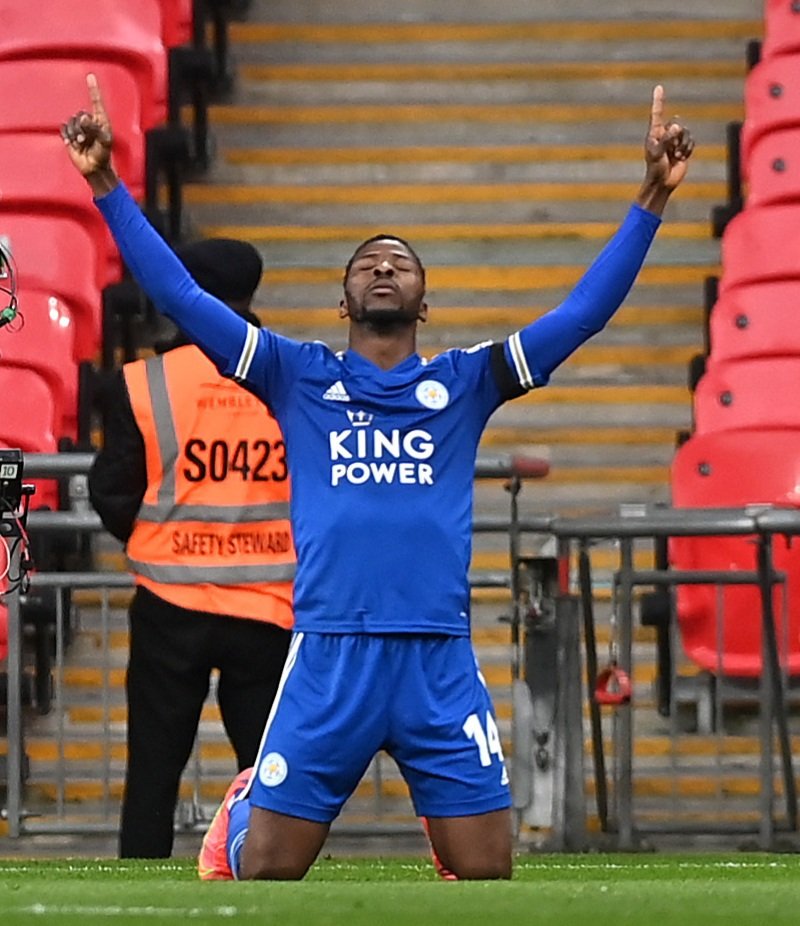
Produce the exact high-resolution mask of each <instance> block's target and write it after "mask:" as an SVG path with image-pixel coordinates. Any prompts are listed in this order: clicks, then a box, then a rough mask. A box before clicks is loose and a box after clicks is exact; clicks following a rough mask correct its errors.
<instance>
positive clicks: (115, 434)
mask: <svg viewBox="0 0 800 926" xmlns="http://www.w3.org/2000/svg"><path fill="white" fill-rule="evenodd" d="M179 256H180V257H181V259H182V260H183V262H184V263H185V264H186V266H187V267H188V269H189V270H190V272H191V273H192V275H193V276H194V277H195V279H196V280H197V282H198V283H199V284H200V285H201V286H202V287H203V288H204V289H206V290H208V291H209V292H211V293H212V294H214V295H216V296H217V297H218V298H220V299H221V300H222V301H224V302H226V303H227V304H228V305H229V306H230V307H231V308H232V309H234V311H237V312H238V313H239V314H241V315H243V316H244V317H245V318H246V319H247V320H248V321H249V322H250V323H251V324H254V325H256V326H258V325H259V320H258V318H257V316H256V315H255V314H254V313H253V312H252V310H251V308H250V306H251V301H252V298H253V295H254V293H255V290H256V288H257V286H258V284H259V281H260V278H261V271H262V263H261V258H260V255H259V254H258V252H257V251H256V250H255V249H254V248H253V247H252V246H250V245H248V244H245V243H244V242H239V241H234V240H230V239H209V240H206V241H201V242H195V243H193V244H191V245H187V246H185V247H184V248H183V249H181V250H180V251H179ZM167 347H168V349H166V350H164V351H162V352H160V353H158V354H157V355H156V356H154V357H150V358H148V359H146V360H137V361H135V362H133V363H128V364H125V366H124V367H123V370H122V375H121V376H119V378H118V380H117V381H116V382H115V383H114V385H113V386H112V388H111V389H110V390H109V393H108V395H107V397H106V402H105V409H104V432H105V433H104V446H103V450H102V451H101V452H100V453H99V454H98V456H97V458H96V460H95V462H94V465H93V467H92V470H91V472H90V475H89V490H90V497H91V500H92V503H93V505H94V507H95V509H96V510H97V511H98V513H99V514H100V517H101V519H102V521H103V523H104V525H105V526H106V528H107V529H108V530H109V531H110V532H111V533H112V534H114V536H116V537H117V538H118V539H119V540H121V541H122V542H123V543H124V544H125V550H126V554H127V557H128V561H129V565H130V569H131V571H132V572H133V576H134V580H135V583H136V590H135V593H134V596H133V599H132V602H131V606H130V609H129V620H130V652H129V659H128V671H127V678H126V690H127V697H128V761H127V768H126V779H125V792H124V798H123V805H122V818H121V827H120V857H122V858H165V857H168V856H169V855H170V854H171V852H172V846H173V834H174V817H175V808H176V803H177V799H178V790H179V785H180V778H181V774H182V773H183V770H184V768H185V766H186V763H187V761H188V759H189V756H190V754H191V750H192V746H193V743H194V739H195V735H196V733H197V728H198V724H199V720H200V715H201V710H202V707H203V703H204V701H205V699H206V695H207V694H208V690H209V686H210V682H211V681H212V679H213V678H214V676H213V675H212V670H215V669H216V670H218V676H216V695H217V701H218V703H219V707H220V713H221V715H222V721H223V724H224V726H225V730H226V732H227V734H228V737H229V739H230V742H231V745H232V746H233V749H234V752H235V754H236V762H237V765H238V768H239V769H240V770H241V769H243V768H246V767H248V766H251V765H253V764H254V762H255V758H256V754H257V752H258V746H259V742H260V739H261V734H262V732H263V729H264V724H265V722H266V719H267V716H268V714H269V711H270V708H271V706H272V702H273V700H274V698H275V694H276V692H277V688H278V683H279V680H280V675H281V671H282V668H283V663H284V660H285V657H286V653H287V650H288V645H289V638H290V634H291V626H292V623H293V613H292V580H293V578H294V568H295V551H294V545H293V542H292V535H291V528H290V522H289V501H290V482H289V478H288V470H287V465H286V447H285V445H284V442H283V437H282V435H281V432H280V429H279V428H278V425H277V423H276V422H275V420H274V419H273V418H272V417H271V416H270V415H269V412H268V411H267V409H266V408H265V406H264V404H263V403H261V402H259V401H258V400H257V399H255V398H254V397H253V396H252V395H250V393H248V392H247V391H245V390H244V389H243V388H242V387H240V386H238V385H237V384H236V383H234V382H232V381H231V380H228V379H225V378H223V377H222V376H220V374H219V373H218V372H217V370H216V368H215V367H214V365H213V364H212V363H211V362H210V361H209V360H208V359H207V358H206V357H204V356H203V354H201V353H200V351H199V350H198V349H197V348H196V347H194V346H191V345H188V344H185V343H182V342H181V341H180V340H179V339H178V338H174V339H173V340H172V341H171V342H170V343H169V344H168V345H167ZM226 777H227V776H226Z"/></svg>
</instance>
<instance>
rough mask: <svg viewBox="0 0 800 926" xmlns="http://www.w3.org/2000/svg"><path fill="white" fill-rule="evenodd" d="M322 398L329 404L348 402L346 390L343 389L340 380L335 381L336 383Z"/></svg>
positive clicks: (348, 397)
mask: <svg viewBox="0 0 800 926" xmlns="http://www.w3.org/2000/svg"><path fill="white" fill-rule="evenodd" d="M322 398H323V399H327V400H328V401H329V402H349V401H350V396H349V395H348V394H347V390H346V389H345V388H344V386H343V384H342V381H341V380H340V379H337V380H336V382H335V383H334V384H333V385H332V386H331V387H330V389H328V391H327V392H326V393H325V394H324V395H323V396H322Z"/></svg>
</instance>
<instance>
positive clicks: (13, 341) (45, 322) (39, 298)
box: [0, 289, 78, 440]
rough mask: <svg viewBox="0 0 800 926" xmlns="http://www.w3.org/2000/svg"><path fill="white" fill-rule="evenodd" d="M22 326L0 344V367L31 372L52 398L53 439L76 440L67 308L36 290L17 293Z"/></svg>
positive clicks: (74, 377) (75, 368) (73, 371)
mask: <svg viewBox="0 0 800 926" xmlns="http://www.w3.org/2000/svg"><path fill="white" fill-rule="evenodd" d="M18 298H19V306H20V310H21V313H22V323H21V326H20V327H19V329H18V330H15V331H9V332H8V333H7V334H4V336H3V338H2V340H0V364H2V365H3V366H4V367H7V368H16V367H20V368H23V369H26V370H33V371H34V372H35V373H37V374H38V375H39V376H40V377H41V378H42V379H43V380H44V381H45V382H46V383H47V385H48V387H49V388H50V392H51V394H52V396H53V404H54V411H55V433H56V436H57V437H70V438H72V439H73V440H74V439H75V438H76V437H77V425H78V365H77V363H76V361H75V360H74V359H73V345H72V342H73V334H74V323H73V320H72V316H71V313H70V310H69V307H68V306H67V305H66V304H65V303H64V302H62V301H61V300H60V299H58V298H57V297H56V296H53V295H50V294H49V293H47V292H39V291H37V290H24V289H23V290H20V291H19V292H18Z"/></svg>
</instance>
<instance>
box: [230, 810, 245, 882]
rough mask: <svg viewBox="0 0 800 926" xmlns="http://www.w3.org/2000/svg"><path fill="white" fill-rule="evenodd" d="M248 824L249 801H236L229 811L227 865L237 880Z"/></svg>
mask: <svg viewBox="0 0 800 926" xmlns="http://www.w3.org/2000/svg"><path fill="white" fill-rule="evenodd" d="M249 823H250V801H248V800H247V798H245V799H244V800H242V801H236V802H235V803H234V805H233V807H231V809H230V817H229V820H228V842H227V853H228V864H229V865H230V866H231V871H232V872H233V877H234V878H236V880H237V881H238V880H239V857H240V855H241V854H242V846H243V845H244V838H245V836H247V827H248V825H249Z"/></svg>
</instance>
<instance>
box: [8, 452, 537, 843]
mask: <svg viewBox="0 0 800 926" xmlns="http://www.w3.org/2000/svg"><path fill="white" fill-rule="evenodd" d="M92 459H93V455H92V454H59V455H29V456H27V457H26V459H25V476H26V477H45V478H51V477H56V476H69V477H71V479H72V480H73V483H72V491H71V492H70V497H71V498H72V499H73V505H74V508H73V510H69V511H44V510H40V511H32V512H30V514H29V516H28V529H29V532H30V533H31V535H32V536H36V535H47V536H55V535H58V534H62V535H63V534H66V535H75V534H78V535H82V536H91V535H98V534H100V533H101V532H102V531H103V527H102V524H101V522H100V519H99V517H98V516H97V514H96V513H95V512H94V511H92V510H91V508H90V507H89V504H88V493H87V492H86V484H85V477H86V473H87V472H88V469H89V466H90V465H91V462H92ZM547 470H548V466H547V463H546V462H544V461H542V460H538V459H528V458H511V457H508V456H496V457H482V458H480V459H479V461H478V463H477V465H476V470H475V474H476V477H477V478H481V479H496V480H504V481H505V488H506V489H507V492H508V498H509V503H510V506H511V513H510V517H509V518H484V519H476V521H475V524H474V529H475V532H476V533H486V534H499V535H503V536H508V537H509V543H510V545H511V555H512V560H513V559H514V558H515V557H516V556H517V550H518V544H519V534H518V532H517V530H516V528H515V527H514V525H515V524H516V522H517V521H518V511H517V497H518V494H519V492H520V489H521V487H522V482H523V480H524V479H526V478H540V477H542V476H544V475H546V473H547ZM17 568H18V566H17V564H14V565H13V566H12V570H16V569H17ZM470 584H471V586H472V587H473V588H474V589H502V590H507V591H510V589H511V585H512V576H511V575H510V574H509V573H508V572H500V571H498V572H487V571H483V572H473V573H472V574H471V575H470ZM132 585H133V583H132V579H131V577H130V575H128V574H127V573H113V572H96V571H86V572H73V571H61V572H34V573H33V574H32V575H31V589H32V591H33V592H37V593H41V592H45V591H51V592H56V593H59V592H61V591H63V590H69V592H70V594H71V596H72V598H73V600H74V599H75V596H80V595H81V594H83V595H85V594H86V593H89V592H91V593H92V596H93V603H92V606H91V608H89V609H87V608H83V609H81V611H82V614H83V615H84V617H83V618H82V619H87V618H86V617H85V613H86V611H87V610H89V611H91V613H92V620H93V621H94V623H93V625H92V628H91V632H92V634H94V636H95V637H96V641H97V651H96V654H95V657H94V661H93V663H92V666H93V671H94V672H95V673H96V674H97V675H98V677H99V681H98V684H97V691H96V697H97V698H98V699H99V700H98V703H97V704H95V705H93V707H92V717H93V721H92V722H93V724H94V727H93V735H94V736H95V738H96V740H95V741H93V743H92V748H91V749H87V748H86V747H85V744H84V745H83V746H80V743H79V737H78V735H77V734H76V732H73V731H72V729H71V720H70V710H71V705H70V704H68V703H67V700H66V677H67V675H68V673H69V671H70V661H69V656H68V645H67V641H68V637H69V631H70V615H69V614H68V613H66V611H65V607H64V596H62V595H61V594H55V595H54V601H55V612H54V615H53V618H54V628H53V629H54V648H55V653H54V659H53V699H52V710H50V711H49V712H48V713H47V716H46V717H44V718H42V717H31V716H30V713H31V712H30V711H29V712H28V714H27V719H28V722H27V729H26V711H25V709H24V705H23V689H24V685H23V680H24V678H23V676H24V671H25V654H24V650H23V636H22V620H21V612H20V601H19V598H18V596H17V595H10V596H9V597H8V614H9V657H8V702H7V715H8V724H7V757H6V767H7V779H8V788H7V798H6V808H5V816H6V819H7V822H8V835H9V836H11V837H12V838H17V837H19V836H22V835H58V834H90V833H91V834H98V833H107V834H113V833H115V832H116V831H117V828H118V816H119V797H120V794H119V783H120V779H121V775H122V768H123V766H124V742H125V740H124V722H120V720H119V719H118V718H119V717H120V705H119V704H115V703H114V702H113V695H112V689H113V688H114V686H112V684H111V679H112V677H113V676H114V674H115V673H119V672H120V671H121V667H120V666H119V665H118V664H115V663H114V661H113V653H112V646H111V639H112V636H113V635H114V631H115V627H116V626H120V625H119V624H115V622H114V620H115V615H116V620H117V621H119V620H120V613H118V612H119V610H120V609H119V608H116V609H115V608H114V607H112V597H113V596H114V595H115V594H118V593H119V592H120V591H128V590H130V589H131V588H132ZM125 626H126V621H125ZM84 629H85V628H84ZM511 633H512V635H513V634H514V622H513V621H512V631H511ZM518 649H519V637H518V635H517V637H516V646H515V649H514V652H516V653H517V656H516V662H517V665H519V662H520V660H519V655H518ZM118 659H119V654H118ZM84 712H85V711H84ZM204 726H208V724H206V725H204V724H202V723H201V729H200V730H199V732H198V739H197V742H196V744H195V750H194V755H193V758H192V759H191V760H190V764H189V766H188V767H187V769H186V771H185V773H184V783H188V784H189V792H190V793H189V794H188V795H187V794H186V793H185V791H184V792H182V794H183V797H182V800H181V802H180V805H179V808H178V814H177V824H176V826H177V829H178V830H179V831H183V832H186V831H196V830H201V829H205V827H206V826H207V823H208V819H209V818H210V814H211V813H213V810H214V808H215V806H216V803H217V800H218V796H217V795H212V794H211V793H210V787H211V785H213V784H215V782H210V781H209V778H210V775H209V762H211V763H212V764H213V761H215V758H214V757H217V758H219V756H220V748H222V749H223V751H224V746H225V743H226V741H225V742H224V743H222V746H221V747H220V743H219V741H220V740H224V736H223V735H222V731H221V725H220V724H219V723H216V724H215V727H216V729H215V730H213V731H209V730H204ZM31 731H35V732H36V734H37V742H36V743H34V744H32V743H31ZM26 734H27V740H26ZM85 738H86V735H85V734H82V735H81V739H84V740H85ZM43 739H44V741H42V740H43ZM32 745H33V746H34V747H35V750H36V761H38V762H39V763H40V764H41V763H43V762H45V761H47V762H48V763H49V769H50V771H49V773H48V780H47V783H46V789H47V793H46V796H45V797H44V798H39V799H37V798H36V797H34V796H32V795H31V793H30V791H31V787H30V785H31V782H30V779H29V778H28V780H27V781H26V777H27V776H26V773H25V767H26V764H28V762H29V755H28V753H29V752H30V750H31V748H32ZM79 746H80V748H81V749H83V750H84V751H85V756H83V758H82V760H81V761H82V762H83V763H84V765H88V764H91V767H92V768H91V771H92V773H93V779H92V780H93V782H95V783H96V785H97V786H96V788H94V790H93V791H91V793H90V794H89V795H88V796H87V797H86V801H85V803H84V804H83V805H80V804H77V803H76V802H75V800H74V799H73V798H74V790H75V787H76V785H77V782H76V781H75V780H74V779H73V776H74V774H75V772H74V771H73V769H74V768H75V762H74V761H71V759H74V755H75V754H76V752H79V751H80V749H79ZM26 749H27V752H26ZM209 751H210V754H211V755H212V759H210V760H209V759H208V756H205V758H204V753H206V752H209ZM230 755H231V756H232V753H231V754H230ZM224 758H225V759H227V758H228V757H227V756H225V757H224ZM387 761H388V760H387V758H386V757H384V756H381V755H380V754H379V756H378V757H376V759H375V761H374V762H373V764H372V766H371V768H370V770H369V772H368V775H369V777H370V779H371V782H370V788H371V791H372V794H373V798H372V802H371V804H370V805H369V809H370V813H369V815H368V816H369V819H368V820H366V821H365V822H364V823H363V824H361V823H358V822H349V823H348V822H345V823H344V824H341V823H340V824H339V825H338V826H337V831H338V832H340V833H342V832H345V833H351V834H357V833H362V832H369V833H370V834H373V835H386V834H392V833H397V832H406V831H412V830H413V831H416V830H417V829H418V825H417V824H416V822H415V821H413V819H411V817H410V816H409V822H408V823H403V822H398V820H397V819H396V813H392V811H393V810H395V811H396V808H395V807H391V806H388V804H389V802H388V799H385V798H384V796H383V795H384V791H385V786H386V782H385V778H386V776H387V769H388V766H387V765H386V762H387ZM229 764H230V767H229V768H228V767H226V769H225V771H224V778H222V777H221V778H220V781H219V782H218V783H216V784H217V790H219V791H220V792H221V791H223V790H224V787H223V786H224V785H225V784H227V781H228V780H229V778H230V775H231V774H232V771H233V768H234V766H233V764H232V763H229ZM391 765H392V767H393V763H391ZM222 774H223V773H222V772H220V775H222ZM70 789H72V791H71V790H70ZM407 805H408V810H409V812H411V811H410V802H407ZM353 819H354V820H355V819H357V817H354V818H353Z"/></svg>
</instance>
